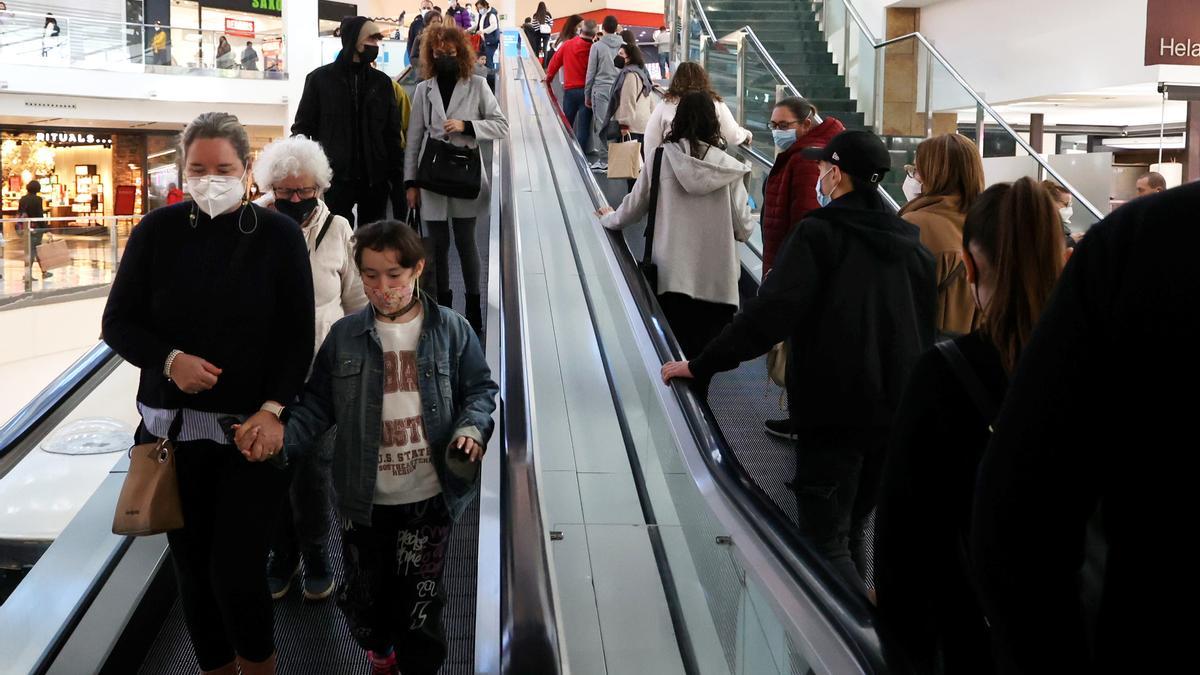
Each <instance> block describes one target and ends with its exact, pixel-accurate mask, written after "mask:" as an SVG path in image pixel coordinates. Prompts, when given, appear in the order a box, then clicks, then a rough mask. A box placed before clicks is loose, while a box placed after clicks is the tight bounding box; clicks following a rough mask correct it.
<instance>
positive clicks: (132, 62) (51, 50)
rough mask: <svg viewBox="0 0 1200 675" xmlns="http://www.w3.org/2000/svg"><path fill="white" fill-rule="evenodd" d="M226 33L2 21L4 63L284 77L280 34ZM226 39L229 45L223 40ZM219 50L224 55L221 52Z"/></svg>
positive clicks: (16, 18)
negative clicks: (243, 34) (243, 35)
mask: <svg viewBox="0 0 1200 675" xmlns="http://www.w3.org/2000/svg"><path fill="white" fill-rule="evenodd" d="M247 35H250V36H251V37H236V36H232V35H226V34H225V33H224V31H218V30H198V29H196V28H188V27H186V26H184V27H179V26H162V27H157V26H145V25H142V24H138V23H118V22H114V21H103V20H96V19H88V20H82V19H73V18H71V17H59V18H57V19H56V20H55V23H48V22H47V20H46V17H45V16H44V15H41V14H34V13H29V12H18V11H8V12H5V13H4V17H3V20H0V63H13V64H27V65H57V66H70V67H72V68H92V69H97V70H119V71H131V72H143V71H144V70H145V69H147V68H151V69H153V70H154V71H155V72H168V73H188V74H199V75H221V76H225V77H240V78H259V79H261V78H268V79H274V78H282V77H284V73H285V72H286V68H285V48H284V39H283V36H282V35H281V34H280V33H278V32H267V33H264V32H254V33H247ZM222 40H224V42H223V41H222ZM218 52H220V53H218Z"/></svg>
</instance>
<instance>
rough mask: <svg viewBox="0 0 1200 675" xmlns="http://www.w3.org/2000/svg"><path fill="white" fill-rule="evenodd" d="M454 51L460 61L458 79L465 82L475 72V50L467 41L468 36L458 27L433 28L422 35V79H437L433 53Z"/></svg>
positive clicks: (427, 29)
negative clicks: (436, 51)
mask: <svg viewBox="0 0 1200 675" xmlns="http://www.w3.org/2000/svg"><path fill="white" fill-rule="evenodd" d="M450 49H454V53H455V58H456V59H457V60H458V79H460V80H465V79H468V78H470V77H471V73H473V72H474V71H475V50H474V49H471V43H470V41H469V40H467V34H466V33H464V32H463V30H462V29H461V28H459V27H457V26H444V25H443V26H432V27H429V28H426V29H425V30H424V31H423V32H422V33H421V77H422V78H424V79H426V80H429V79H433V78H435V77H437V70H436V69H435V68H434V63H433V58H434V57H433V52H434V51H435V50H443V51H449V50H450Z"/></svg>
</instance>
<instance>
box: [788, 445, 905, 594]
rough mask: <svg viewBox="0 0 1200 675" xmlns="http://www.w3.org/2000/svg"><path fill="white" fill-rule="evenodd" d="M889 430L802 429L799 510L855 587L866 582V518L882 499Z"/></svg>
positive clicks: (803, 529) (807, 532)
mask: <svg viewBox="0 0 1200 675" xmlns="http://www.w3.org/2000/svg"><path fill="white" fill-rule="evenodd" d="M888 431H889V430H888V429H887V428H868V429H846V428H822V429H799V430H797V432H798V434H799V440H798V441H797V443H798V447H797V450H796V477H795V478H794V479H793V481H792V489H793V491H795V493H796V511H797V513H798V516H799V526H800V533H801V534H802V535H804V536H806V537H807V538H808V539H809V540H810V541H811V542H812V543H813V545H814V546H816V548H817V550H819V551H820V552H821V553H822V554H823V555H824V556H825V558H826V559H827V560H829V562H830V564H832V565H833V567H834V569H836V570H837V571H838V572H839V573H840V574H841V575H842V577H843V578H844V579H845V580H846V582H847V583H848V584H849V585H850V586H851V587H852V588H856V589H859V590H861V591H862V592H864V593H865V592H866V585H865V584H864V583H863V579H864V578H865V576H866V573H867V568H868V566H869V563H870V561H868V560H866V559H864V556H865V552H866V551H867V550H873V548H874V547H873V546H871V547H868V546H864V543H865V542H864V541H863V539H864V537H865V536H866V524H867V519H868V517H869V516H870V515H871V512H872V511H873V510H874V509H875V504H876V502H877V501H878V497H879V481H880V479H881V477H882V470H883V459H884V450H885V448H886V447H887V441H888Z"/></svg>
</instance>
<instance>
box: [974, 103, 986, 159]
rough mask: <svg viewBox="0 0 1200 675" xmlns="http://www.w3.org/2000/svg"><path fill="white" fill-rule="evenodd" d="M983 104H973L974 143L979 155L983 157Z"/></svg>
mask: <svg viewBox="0 0 1200 675" xmlns="http://www.w3.org/2000/svg"><path fill="white" fill-rule="evenodd" d="M984 120H985V118H984V116H983V106H982V105H980V104H978V103H976V104H975V143H976V144H978V145H979V156H980V157H983V130H984V126H985V125H984Z"/></svg>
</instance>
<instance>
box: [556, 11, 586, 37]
mask: <svg viewBox="0 0 1200 675" xmlns="http://www.w3.org/2000/svg"><path fill="white" fill-rule="evenodd" d="M581 23H583V17H582V16H579V15H578V14H572V15H571V16H568V17H567V20H566V22H565V23H563V27H562V31H561V32H559V34H558V43H559V44H562V43H564V42H566V41H567V40H570V39H571V38H573V37H575V31H577V30H579V24H581Z"/></svg>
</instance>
